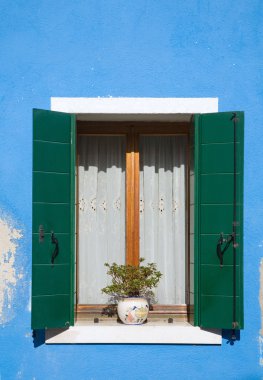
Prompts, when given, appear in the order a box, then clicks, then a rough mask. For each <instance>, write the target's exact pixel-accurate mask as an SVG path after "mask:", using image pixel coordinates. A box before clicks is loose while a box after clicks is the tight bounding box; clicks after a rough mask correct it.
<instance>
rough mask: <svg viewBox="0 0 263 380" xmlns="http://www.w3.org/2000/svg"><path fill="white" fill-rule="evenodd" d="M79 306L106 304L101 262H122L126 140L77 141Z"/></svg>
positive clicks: (94, 138)
mask: <svg viewBox="0 0 263 380" xmlns="http://www.w3.org/2000/svg"><path fill="white" fill-rule="evenodd" d="M78 152H79V254H78V256H79V262H78V272H79V273H78V303H79V304H99V303H106V302H107V301H108V296H107V295H103V294H102V293H101V288H103V287H105V286H106V285H107V281H108V278H107V277H108V276H107V275H106V267H105V266H104V263H105V262H110V263H112V262H113V261H115V262H117V263H119V264H122V263H124V262H125V137H124V136H80V137H79V141H78Z"/></svg>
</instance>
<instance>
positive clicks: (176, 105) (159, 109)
mask: <svg viewBox="0 0 263 380" xmlns="http://www.w3.org/2000/svg"><path fill="white" fill-rule="evenodd" d="M51 110H52V111H60V112H68V113H75V114H95V115H100V116H101V115H112V114H114V115H126V114H128V115H163V116H164V115H166V116H167V115H176V114H193V113H211V112H218V98H55V97H52V98H51ZM105 120H106V119H105Z"/></svg>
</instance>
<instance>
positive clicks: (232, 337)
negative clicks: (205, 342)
mask: <svg viewBox="0 0 263 380" xmlns="http://www.w3.org/2000/svg"><path fill="white" fill-rule="evenodd" d="M222 338H223V339H226V340H227V342H226V343H227V344H230V345H231V346H233V345H234V344H235V343H236V342H238V341H240V330H222Z"/></svg>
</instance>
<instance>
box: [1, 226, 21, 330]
mask: <svg viewBox="0 0 263 380" xmlns="http://www.w3.org/2000/svg"><path fill="white" fill-rule="evenodd" d="M21 237H22V233H21V231H20V230H18V229H16V228H14V227H13V226H12V225H11V223H10V222H8V221H7V220H5V219H0V324H3V323H5V322H8V321H9V320H10V319H12V314H13V313H12V304H13V296H14V291H15V286H16V284H17V280H20V279H22V278H23V273H21V272H19V273H17V270H16V268H15V259H16V250H17V247H18V244H17V240H18V239H21Z"/></svg>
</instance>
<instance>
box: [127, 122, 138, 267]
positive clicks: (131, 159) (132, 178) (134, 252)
mask: <svg viewBox="0 0 263 380" xmlns="http://www.w3.org/2000/svg"><path fill="white" fill-rule="evenodd" d="M126 263H127V264H130V265H138V264H139V151H138V134H135V133H134V130H133V128H132V127H131V128H130V132H129V133H128V135H127V151H126Z"/></svg>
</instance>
